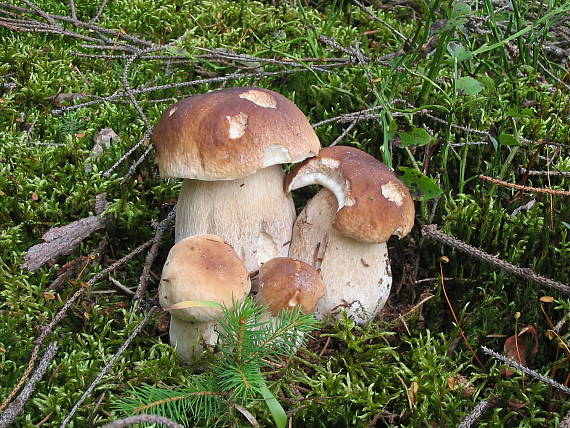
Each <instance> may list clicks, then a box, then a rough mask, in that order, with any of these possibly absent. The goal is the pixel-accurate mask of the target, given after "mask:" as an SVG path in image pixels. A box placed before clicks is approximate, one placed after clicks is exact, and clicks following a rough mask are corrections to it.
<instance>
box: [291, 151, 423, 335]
mask: <svg viewBox="0 0 570 428" xmlns="http://www.w3.org/2000/svg"><path fill="white" fill-rule="evenodd" d="M310 184H320V185H323V186H325V189H321V190H320V191H319V192H318V193H317V194H316V195H315V196H314V197H313V198H312V199H311V200H310V201H309V202H308V203H307V205H306V207H305V208H304V209H303V211H302V212H301V213H300V214H299V217H298V218H297V220H296V222H295V225H294V227H293V237H292V239H291V247H290V249H289V256H290V257H294V258H297V259H299V260H303V261H305V262H307V263H309V264H311V265H312V266H313V267H315V268H316V269H319V270H320V272H321V275H322V276H323V279H324V281H325V284H326V295H325V296H324V297H323V298H322V299H321V300H320V301H319V303H318V304H317V307H316V311H315V315H316V317H317V318H318V319H322V320H329V321H330V320H332V319H335V318H339V317H340V313H341V311H340V309H341V308H344V309H345V310H346V313H347V315H349V316H350V317H352V318H354V320H355V321H356V322H357V323H358V324H367V323H368V322H370V321H371V320H372V319H374V317H375V316H376V315H377V314H378V312H379V311H380V310H381V309H382V308H383V307H384V305H385V303H386V300H387V299H388V295H389V293H390V288H391V285H392V274H391V271H390V262H389V259H388V250H387V246H386V241H388V239H389V238H390V236H391V235H397V236H399V237H403V236H405V235H407V234H408V233H409V232H410V230H411V229H412V227H413V225H414V214H415V208H414V203H413V200H412V198H411V196H410V192H409V190H408V189H407V188H406V186H405V185H404V184H403V183H402V182H401V181H400V180H398V178H397V177H396V175H395V174H394V173H393V172H392V171H391V170H390V169H389V168H388V167H387V166H385V165H384V164H382V163H381V162H379V161H378V160H376V159H375V158H374V157H373V156H371V155H369V154H367V153H365V152H363V151H361V150H358V149H355V148H351V147H344V146H335V147H327V148H324V149H322V150H321V151H320V153H319V155H318V156H317V157H315V158H312V159H307V160H306V161H304V162H303V163H301V164H299V165H297V166H296V167H295V168H294V169H293V170H292V171H291V172H290V173H289V175H288V176H287V178H286V181H285V189H286V190H287V191H291V190H295V189H298V188H300V187H303V186H307V185H310Z"/></svg>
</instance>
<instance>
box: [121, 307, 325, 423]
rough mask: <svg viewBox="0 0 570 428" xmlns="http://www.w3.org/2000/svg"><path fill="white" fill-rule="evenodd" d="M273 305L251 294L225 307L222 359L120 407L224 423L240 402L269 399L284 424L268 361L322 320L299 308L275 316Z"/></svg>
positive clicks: (142, 390)
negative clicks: (270, 311)
mask: <svg viewBox="0 0 570 428" xmlns="http://www.w3.org/2000/svg"><path fill="white" fill-rule="evenodd" d="M266 310H267V308H263V307H260V306H258V305H257V304H256V303H255V302H254V301H253V300H252V299H250V298H247V299H245V300H244V302H243V303H241V304H239V303H236V302H234V304H233V305H232V307H231V308H224V317H223V319H222V320H221V321H220V324H219V329H220V331H219V333H220V339H219V345H218V351H217V357H218V358H217V359H216V362H215V363H213V364H212V365H211V366H209V367H208V369H207V370H206V371H205V372H204V373H202V374H199V375H192V376H191V377H190V378H189V382H188V384H187V385H184V386H176V387H173V388H168V387H160V386H154V385H142V386H139V387H136V388H134V389H133V390H132V393H131V396H130V397H128V398H125V399H123V400H122V401H121V402H119V403H118V404H117V405H116V406H115V408H116V409H117V410H118V412H119V413H121V414H123V415H136V414H140V413H154V414H158V415H161V416H165V417H167V418H170V419H172V420H175V421H177V422H179V423H182V424H184V425H190V424H200V423H203V424H207V425H215V424H223V423H225V422H227V421H228V419H230V418H233V417H235V416H234V415H235V413H236V412H234V411H233V410H234V409H233V407H234V404H233V403H236V404H240V405H245V406H247V405H248V404H251V403H252V402H253V401H254V400H261V399H263V400H265V402H266V404H267V406H268V408H269V410H270V412H271V415H272V417H273V419H274V421H275V423H276V424H277V426H278V427H281V426H284V424H285V422H286V418H285V412H284V411H283V408H282V407H281V405H280V404H279V402H278V401H277V400H276V399H275V397H274V396H273V395H272V393H271V392H270V390H269V388H268V387H267V384H266V381H265V376H264V374H263V371H262V370H263V368H264V367H265V366H266V365H267V362H266V361H268V360H270V359H274V358H277V357H283V356H288V355H291V354H292V353H294V352H295V351H296V349H297V348H298V347H299V346H301V345H302V344H303V343H304V335H305V334H306V333H308V332H310V331H311V330H314V329H315V328H316V327H317V325H318V322H317V321H316V320H315V318H314V317H313V316H312V315H305V314H303V313H302V312H301V311H300V310H299V309H298V308H297V309H294V310H289V311H283V312H281V313H280V314H279V315H278V316H277V317H270V316H269V315H268V312H267V311H266Z"/></svg>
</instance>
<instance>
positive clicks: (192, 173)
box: [152, 87, 320, 181]
mask: <svg viewBox="0 0 570 428" xmlns="http://www.w3.org/2000/svg"><path fill="white" fill-rule="evenodd" d="M152 141H153V144H154V146H155V148H156V152H157V159H158V165H159V169H160V174H161V176H163V177H180V178H189V179H198V180H210V181H215V180H233V179H236V178H240V177H245V176H247V175H250V174H253V173H254V172H256V171H257V170H259V169H262V168H265V167H268V166H271V165H276V164H281V163H296V162H300V161H302V160H303V159H306V158H307V157H311V156H316V155H317V153H318V152H319V150H320V142H319V139H318V137H317V135H316V134H315V131H314V130H313V128H312V127H311V124H310V123H309V121H308V120H307V118H306V117H305V115H304V114H303V112H301V110H299V108H298V107H297V106H296V105H295V104H294V103H293V102H292V101H290V100H289V99H287V98H286V97H284V96H283V95H280V94H278V93H276V92H273V91H270V90H268V89H263V88H253V87H250V88H227V89H222V90H218V91H213V92H209V93H206V94H200V95H194V96H192V97H190V98H186V99H183V100H181V101H178V102H177V103H175V104H173V105H172V106H170V107H169V108H168V109H167V110H166V111H165V112H164V113H163V114H162V116H161V118H160V119H159V120H158V122H157V124H156V126H155V127H154V130H153V132H152Z"/></svg>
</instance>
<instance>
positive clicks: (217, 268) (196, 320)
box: [158, 235, 251, 361]
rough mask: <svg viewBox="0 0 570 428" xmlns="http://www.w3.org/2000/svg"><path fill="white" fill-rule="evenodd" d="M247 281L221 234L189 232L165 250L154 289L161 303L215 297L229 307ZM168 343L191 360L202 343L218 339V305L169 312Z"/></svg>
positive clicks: (248, 285)
mask: <svg viewBox="0 0 570 428" xmlns="http://www.w3.org/2000/svg"><path fill="white" fill-rule="evenodd" d="M250 288H251V283H250V280H249V275H248V272H247V270H246V268H245V266H244V264H243V261H242V260H241V259H240V258H239V257H238V255H237V254H236V252H235V251H234V250H233V249H232V247H230V246H229V245H228V244H227V243H225V242H224V240H223V239H222V238H220V237H219V236H215V235H200V236H192V237H188V238H185V239H182V240H181V241H179V242H178V243H177V244H176V245H174V246H173V247H172V248H171V249H170V252H169V253H168V258H167V259H166V262H165V263H164V267H163V269H162V278H161V280H160V286H159V288H158V295H159V299H160V304H161V306H162V307H164V308H169V307H172V306H173V305H176V304H179V303H182V302H186V301H207V302H217V303H219V304H221V305H223V306H227V307H231V305H232V304H233V302H234V301H236V302H240V301H242V300H243V299H244V297H245V296H246V295H247V294H248V293H249V291H250ZM170 313H171V319H170V344H171V345H172V346H174V347H175V348H176V353H177V354H178V355H179V356H180V358H181V359H182V360H184V361H192V360H193V359H194V358H195V356H196V355H199V354H200V353H201V352H202V350H203V346H202V343H203V342H204V343H206V344H207V345H214V344H216V342H217V340H218V333H217V331H216V320H218V319H219V318H221V316H222V314H223V311H222V309H221V308H220V307H201V306H196V307H186V308H182V309H172V310H171V311H170Z"/></svg>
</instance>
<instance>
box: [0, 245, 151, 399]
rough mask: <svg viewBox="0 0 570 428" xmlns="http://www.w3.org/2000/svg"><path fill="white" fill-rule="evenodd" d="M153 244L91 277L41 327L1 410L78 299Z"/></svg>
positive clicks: (21, 383)
mask: <svg viewBox="0 0 570 428" xmlns="http://www.w3.org/2000/svg"><path fill="white" fill-rule="evenodd" d="M151 244H152V239H151V240H149V241H147V242H145V243H144V244H142V245H140V246H138V247H137V248H135V249H134V250H133V251H131V252H130V253H129V254H127V255H126V256H125V257H123V258H122V259H120V260H118V261H116V262H115V263H113V264H112V265H111V266H109V267H107V268H105V269H103V270H102V271H101V272H98V273H97V274H95V275H93V277H91V279H89V281H87V283H86V286H81V287H79V289H78V290H77V291H76V292H75V293H74V294H73V296H71V297H70V298H69V300H67V302H65V304H64V305H63V307H62V308H61V309H60V310H59V312H58V313H57V314H56V315H55V316H54V317H53V318H52V320H51V321H50V323H49V324H48V325H47V326H42V327H40V329H41V333H40V335H39V336H38V337H37V339H36V340H35V341H34V344H35V346H34V349H33V350H32V355H31V356H30V361H29V362H28V367H27V368H26V371H25V372H24V374H23V375H22V378H21V379H20V381H19V382H18V384H17V385H16V387H15V388H14V390H13V391H12V392H11V393H10V396H9V397H8V398H7V399H6V400H5V401H4V403H2V405H1V406H0V410H2V409H4V408H5V407H6V406H7V405H8V403H9V402H10V401H11V400H12V398H13V397H14V395H16V393H17V392H18V390H19V389H20V388H21V387H22V385H23V384H24V382H25V380H26V379H27V378H28V376H29V374H30V372H31V370H32V368H33V367H34V364H35V362H36V359H37V358H38V353H39V350H40V348H41V346H42V344H43V343H44V341H45V340H46V338H47V336H48V335H49V334H51V333H52V331H53V329H54V328H55V327H56V326H57V324H59V322H60V321H61V320H62V319H63V318H64V317H65V315H66V314H67V311H68V309H69V308H70V307H71V306H72V305H73V304H74V303H75V301H76V300H77V299H79V298H80V297H81V296H82V295H83V294H84V293H85V291H86V290H87V288H88V287H89V286H91V285H93V284H95V283H96V282H97V281H100V280H101V279H102V278H104V277H105V275H108V274H109V273H110V272H112V271H113V270H115V269H117V268H118V267H119V266H121V265H123V264H124V263H126V262H128V261H129V260H130V259H132V258H133V257H134V256H135V255H137V254H139V253H140V252H142V251H143V250H144V249H145V248H147V247H149V246H150V245H151Z"/></svg>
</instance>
